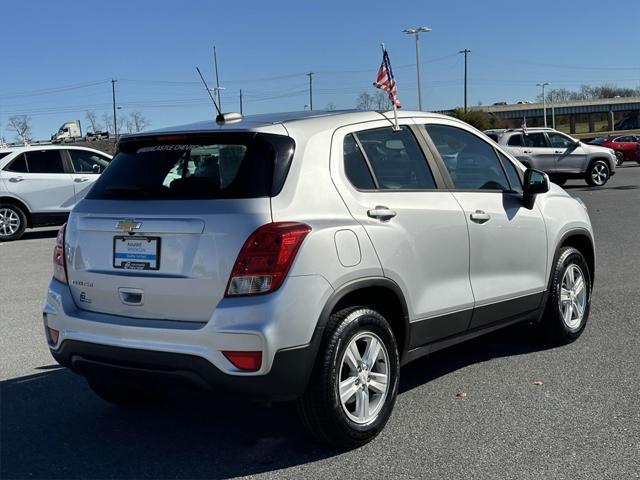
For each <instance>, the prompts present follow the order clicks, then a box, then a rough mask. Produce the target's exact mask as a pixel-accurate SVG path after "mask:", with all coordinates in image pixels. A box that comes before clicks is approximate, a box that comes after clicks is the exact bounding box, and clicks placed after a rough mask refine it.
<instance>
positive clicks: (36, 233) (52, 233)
mask: <svg viewBox="0 0 640 480" xmlns="http://www.w3.org/2000/svg"><path fill="white" fill-rule="evenodd" d="M59 228H60V227H55V228H52V229H50V230H49V229H47V230H27V231H26V232H24V234H23V235H22V238H20V240H14V242H22V241H24V240H38V239H40V238H56V235H58V229H59Z"/></svg>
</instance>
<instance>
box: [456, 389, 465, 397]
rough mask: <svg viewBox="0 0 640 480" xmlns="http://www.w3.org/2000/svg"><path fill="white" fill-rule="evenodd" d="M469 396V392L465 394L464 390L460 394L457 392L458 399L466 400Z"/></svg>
mask: <svg viewBox="0 0 640 480" xmlns="http://www.w3.org/2000/svg"><path fill="white" fill-rule="evenodd" d="M466 396H467V392H463V391H462V390H460V391H459V392H456V397H458V398H464V397H466Z"/></svg>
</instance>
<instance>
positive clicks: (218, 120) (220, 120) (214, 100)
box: [196, 67, 224, 122]
mask: <svg viewBox="0 0 640 480" xmlns="http://www.w3.org/2000/svg"><path fill="white" fill-rule="evenodd" d="M196 70H197V71H198V75H200V78H201V79H202V83H204V88H205V90H206V91H207V93H208V94H209V98H210V99H211V101H212V102H213V106H214V107H216V112H218V115H217V116H216V122H224V115H222V112H221V111H220V107H219V106H218V104H217V103H216V99H215V98H213V95H211V90H209V87H208V86H207V82H206V81H205V80H204V77H203V76H202V73H201V72H200V69H199V68H198V67H196Z"/></svg>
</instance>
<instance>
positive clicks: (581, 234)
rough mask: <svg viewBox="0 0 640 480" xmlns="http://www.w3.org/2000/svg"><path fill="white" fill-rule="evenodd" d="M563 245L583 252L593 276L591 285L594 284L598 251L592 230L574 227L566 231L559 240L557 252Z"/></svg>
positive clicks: (590, 273)
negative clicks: (596, 250)
mask: <svg viewBox="0 0 640 480" xmlns="http://www.w3.org/2000/svg"><path fill="white" fill-rule="evenodd" d="M562 247H573V248H575V249H576V250H578V251H579V252H580V253H582V255H583V256H584V258H585V261H586V262H587V266H588V267H589V276H590V277H591V285H592V286H593V281H594V279H595V273H596V252H595V245H594V242H593V236H592V235H591V232H589V230H587V229H583V228H578V229H572V230H569V231H568V232H565V233H564V234H563V235H562V236H561V237H560V240H559V241H558V245H557V247H556V252H558V251H559V250H560V249H561V248H562Z"/></svg>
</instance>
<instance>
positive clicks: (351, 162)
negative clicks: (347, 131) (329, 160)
mask: <svg viewBox="0 0 640 480" xmlns="http://www.w3.org/2000/svg"><path fill="white" fill-rule="evenodd" d="M343 150H344V171H345V173H346V175H347V178H348V179H349V181H350V182H351V185H353V186H354V187H356V188H359V189H361V190H371V189H374V188H375V184H374V183H373V178H372V177H371V172H370V171H369V167H367V162H366V161H365V159H364V155H362V152H361V151H360V147H358V144H357V143H356V140H355V138H353V135H347V136H346V137H344V143H343Z"/></svg>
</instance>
